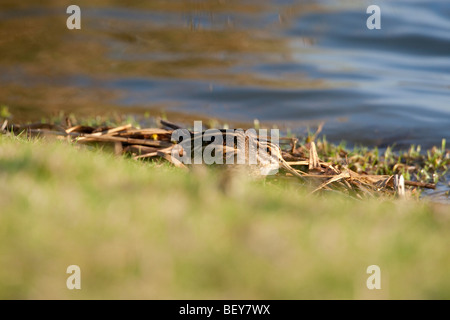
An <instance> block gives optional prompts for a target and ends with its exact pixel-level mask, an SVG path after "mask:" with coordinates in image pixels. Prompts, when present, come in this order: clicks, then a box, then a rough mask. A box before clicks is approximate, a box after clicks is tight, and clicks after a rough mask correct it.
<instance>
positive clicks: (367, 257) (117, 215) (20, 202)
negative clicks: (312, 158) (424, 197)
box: [0, 135, 450, 299]
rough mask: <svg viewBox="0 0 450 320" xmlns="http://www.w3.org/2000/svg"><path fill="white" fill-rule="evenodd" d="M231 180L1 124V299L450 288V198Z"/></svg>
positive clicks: (420, 293)
mask: <svg viewBox="0 0 450 320" xmlns="http://www.w3.org/2000/svg"><path fill="white" fill-rule="evenodd" d="M225 180H227V179H225V178H224V176H223V175H222V173H220V172H216V171H213V170H206V169H205V170H203V169H202V168H199V169H198V170H194V172H193V173H186V172H184V171H181V170H180V169H176V168H173V167H170V166H168V165H165V164H155V163H153V164H151V163H141V162H136V161H133V160H132V159H127V158H122V157H116V156H114V155H112V154H110V153H108V152H104V151H102V150H96V149H88V148H86V147H81V146H79V145H69V144H67V143H63V142H51V141H46V140H31V141H29V140H25V139H23V138H20V137H19V138H18V137H6V136H2V135H0V212H1V213H0V253H1V254H0V266H1V268H0V298H3V299H5V298H8V299H10V298H25V299H27V298H39V299H40V298H43V299H46V298H68V299H72V298H113V299H115V298H138V299H139V298H146V299H167V298H169V299H172V298H173V299H178V298H193V299H199V298H202V299H203V298H205V299H216V298H225V299H228V298H236V299H240V298H244V299H259V298H262V299H303V298H313V299H314V298H344V299H347V298H450V276H449V275H448V272H449V271H448V270H450V255H449V254H448V243H449V241H450V232H449V231H450V216H448V212H449V208H448V207H446V206H439V205H435V204H429V203H427V202H423V201H422V202H417V201H415V200H410V201H408V202H402V201H380V200H373V201H371V200H367V201H364V202H361V201H357V200H349V199H345V198H343V197H339V196H328V197H311V196H305V195H304V194H302V191H301V190H298V189H296V187H295V185H293V184H288V185H280V184H277V185H269V182H266V183H264V182H263V181H259V182H251V181H246V180H245V179H243V178H240V177H238V176H236V177H235V178H233V179H231V181H229V180H227V181H225ZM72 264H75V265H79V266H80V268H81V279H82V280H81V281H82V282H81V283H82V284H81V286H82V289H81V290H68V289H67V287H66V279H67V277H68V276H69V275H68V274H66V268H67V267H68V266H69V265H72ZM373 264H376V265H378V266H380V268H381V285H382V289H381V290H368V289H367V287H366V280H367V278H368V276H369V275H368V274H366V269H367V267H368V266H369V265H373Z"/></svg>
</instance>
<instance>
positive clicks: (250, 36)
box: [0, 0, 450, 147]
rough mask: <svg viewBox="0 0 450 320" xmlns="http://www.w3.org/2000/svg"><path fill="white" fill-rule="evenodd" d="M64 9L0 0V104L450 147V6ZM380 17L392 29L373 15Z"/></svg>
mask: <svg viewBox="0 0 450 320" xmlns="http://www.w3.org/2000/svg"><path fill="white" fill-rule="evenodd" d="M70 4H72V3H71V2H67V3H66V2H65V1H56V0H55V1H51V0H46V1H40V2H35V1H33V2H31V1H12V0H3V1H2V3H1V4H0V6H1V10H0V52H1V54H0V104H5V105H8V106H9V107H10V110H11V111H12V112H13V113H15V114H18V115H20V116H22V117H25V118H27V117H30V118H33V117H40V116H42V115H44V114H48V113H51V112H55V111H56V110H60V109H63V110H67V111H75V112H78V111H80V112H81V111H83V112H88V113H91V114H95V113H96V112H100V111H104V110H108V109H111V108H117V109H125V110H126V111H130V110H131V111H133V112H134V110H136V112H144V111H149V112H151V113H154V114H157V113H160V112H161V111H162V110H164V111H165V112H169V113H170V112H173V113H175V112H176V113H177V114H178V115H180V116H181V117H184V116H185V115H186V116H188V115H189V116H191V117H192V116H194V117H195V116H197V115H198V116H207V117H215V118H220V119H224V120H225V121H236V122H240V123H251V122H252V121H253V119H255V118H257V119H259V120H260V121H262V122H271V123H277V124H279V125H280V126H287V127H289V128H291V129H292V130H293V131H296V130H300V128H304V127H305V124H310V125H311V124H314V123H318V122H320V121H325V122H326V124H325V127H324V133H325V134H326V135H327V137H329V139H330V140H333V141H339V140H341V139H345V140H347V141H349V142H350V143H364V144H368V145H378V146H384V145H386V144H392V143H396V144H397V145H398V146H406V145H409V144H411V143H414V144H418V143H419V144H422V145H423V146H424V147H429V146H431V145H440V142H441V139H442V138H447V139H448V140H450V2H449V1H448V0H423V1H420V0H415V1H414V0H408V1H401V0H389V1H387V0H386V1H383V0H378V1H376V3H373V1H356V0H355V1H288V0H284V1H283V0H279V1H260V0H259V1H258V0H254V1H232V0H230V1H225V0H216V1H213V0H211V1H201V0H196V1H194V0H191V1H181V0H178V1H177V0H172V1H161V0H152V1H121V0H116V1H112V0H110V1H107V0H103V1H95V4H93V1H84V0H80V1H77V4H78V5H79V6H80V7H81V10H82V29H81V30H73V31H69V30H68V29H67V28H66V19H67V17H68V15H67V14H66V12H65V11H66V8H67V7H68V6H69V5H70ZM371 4H377V5H379V6H380V8H381V27H382V28H381V30H369V29H367V27H366V20H367V18H368V17H369V14H367V13H366V9H367V7H368V6H369V5H371Z"/></svg>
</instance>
